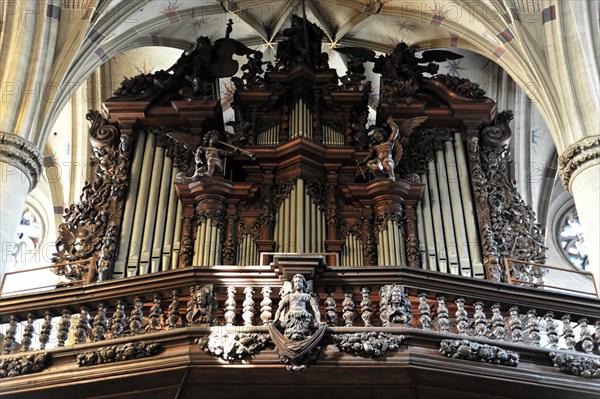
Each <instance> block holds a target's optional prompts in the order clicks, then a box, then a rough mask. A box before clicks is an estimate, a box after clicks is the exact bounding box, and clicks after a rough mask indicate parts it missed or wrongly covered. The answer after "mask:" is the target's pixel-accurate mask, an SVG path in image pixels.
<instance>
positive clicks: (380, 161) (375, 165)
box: [358, 116, 427, 181]
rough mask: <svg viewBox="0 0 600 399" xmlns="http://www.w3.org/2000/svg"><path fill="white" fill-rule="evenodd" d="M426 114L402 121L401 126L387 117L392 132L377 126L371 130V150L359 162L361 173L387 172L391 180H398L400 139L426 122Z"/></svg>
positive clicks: (400, 154) (400, 151)
mask: <svg viewBox="0 0 600 399" xmlns="http://www.w3.org/2000/svg"><path fill="white" fill-rule="evenodd" d="M426 119H427V117H426V116H419V117H416V118H412V119H409V120H407V121H406V122H404V123H402V124H401V125H400V127H398V125H396V123H395V122H394V120H393V119H392V117H391V116H390V117H389V118H387V124H388V126H389V127H390V128H391V133H389V134H388V133H387V132H386V129H385V128H384V127H383V126H381V127H379V126H377V127H375V128H373V129H371V131H370V132H369V136H370V137H371V151H370V152H369V154H367V156H366V157H365V159H363V160H362V161H359V162H358V168H359V173H361V174H362V175H363V176H364V172H365V171H370V172H371V173H373V174H377V173H380V172H383V173H385V174H387V176H388V178H389V180H390V181H396V175H395V173H394V169H395V168H396V164H397V162H399V161H400V158H402V146H401V145H400V143H398V139H399V138H400V137H401V136H402V135H408V134H410V133H411V132H412V130H413V129H414V128H416V127H417V126H419V125H420V124H422V123H423V122H425V120H426Z"/></svg>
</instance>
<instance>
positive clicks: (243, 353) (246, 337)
mask: <svg viewBox="0 0 600 399" xmlns="http://www.w3.org/2000/svg"><path fill="white" fill-rule="evenodd" d="M195 342H196V344H197V345H198V346H199V347H200V349H204V350H205V351H206V352H208V353H210V354H211V355H213V356H216V357H220V358H221V359H223V360H227V361H233V360H238V359H242V358H244V357H248V356H253V355H254V354H255V353H256V352H258V351H260V350H261V349H264V347H265V346H266V344H267V343H268V342H269V335H268V334H256V333H255V334H248V333H236V332H226V333H223V332H220V331H215V332H213V333H212V334H210V335H209V336H207V337H204V338H198V339H196V341H195Z"/></svg>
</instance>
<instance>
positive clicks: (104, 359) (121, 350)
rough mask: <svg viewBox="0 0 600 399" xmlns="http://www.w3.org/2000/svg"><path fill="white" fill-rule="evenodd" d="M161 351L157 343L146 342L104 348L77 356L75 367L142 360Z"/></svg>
mask: <svg viewBox="0 0 600 399" xmlns="http://www.w3.org/2000/svg"><path fill="white" fill-rule="evenodd" d="M161 349H162V348H161V346H160V344H159V343H157V342H148V341H138V342H128V343H126V344H123V345H110V346H104V347H102V348H98V349H96V350H94V351H89V352H84V353H80V354H78V355H77V366H79V367H89V366H95V365H97V364H105V363H114V362H122V361H127V360H134V359H142V358H145V357H151V356H155V355H157V354H158V353H159V352H160V351H161Z"/></svg>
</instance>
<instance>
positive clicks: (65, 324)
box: [56, 309, 71, 346]
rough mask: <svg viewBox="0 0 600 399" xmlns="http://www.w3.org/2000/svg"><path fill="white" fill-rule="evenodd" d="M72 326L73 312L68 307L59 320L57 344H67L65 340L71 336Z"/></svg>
mask: <svg viewBox="0 0 600 399" xmlns="http://www.w3.org/2000/svg"><path fill="white" fill-rule="evenodd" d="M70 328H71V312H69V311H68V310H67V309H64V310H63V311H62V315H61V317H60V321H59V322H58V334H57V336H56V338H57V339H58V344H57V346H65V341H66V340H67V338H69V329H70Z"/></svg>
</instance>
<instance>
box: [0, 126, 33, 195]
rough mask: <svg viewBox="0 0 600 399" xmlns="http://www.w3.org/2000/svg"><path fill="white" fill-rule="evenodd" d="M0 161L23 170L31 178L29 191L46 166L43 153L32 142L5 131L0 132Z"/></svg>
mask: <svg viewBox="0 0 600 399" xmlns="http://www.w3.org/2000/svg"><path fill="white" fill-rule="evenodd" d="M0 162H3V163H5V164H8V165H12V166H14V167H15V168H17V169H19V170H20V171H21V172H23V174H25V176H27V179H28V180H29V191H31V190H33V189H34V188H35V186H36V185H37V184H38V181H39V180H40V176H41V174H42V170H43V167H44V162H43V159H42V154H41V153H40V151H39V150H38V149H37V147H36V146H35V145H34V144H33V143H32V142H30V141H27V140H25V139H24V138H22V137H20V136H17V135H16V134H12V133H4V132H0Z"/></svg>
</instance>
